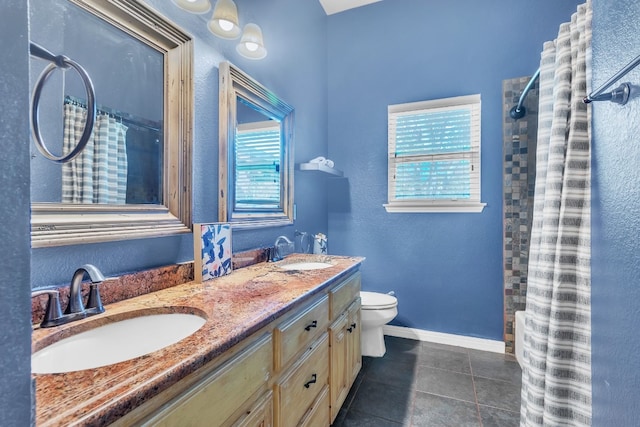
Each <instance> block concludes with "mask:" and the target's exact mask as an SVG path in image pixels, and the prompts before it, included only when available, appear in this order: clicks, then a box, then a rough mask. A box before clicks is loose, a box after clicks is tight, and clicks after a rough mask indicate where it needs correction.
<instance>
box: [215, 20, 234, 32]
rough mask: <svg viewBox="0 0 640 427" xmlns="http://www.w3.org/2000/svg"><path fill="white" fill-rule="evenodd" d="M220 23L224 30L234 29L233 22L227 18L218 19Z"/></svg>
mask: <svg viewBox="0 0 640 427" xmlns="http://www.w3.org/2000/svg"><path fill="white" fill-rule="evenodd" d="M218 25H219V26H220V28H222V29H223V30H224V31H231V30H232V29H233V22H231V21H227V20H226V19H219V20H218Z"/></svg>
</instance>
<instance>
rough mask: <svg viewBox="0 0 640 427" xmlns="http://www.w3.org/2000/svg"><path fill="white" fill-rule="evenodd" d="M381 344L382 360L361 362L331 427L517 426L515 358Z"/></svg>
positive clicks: (393, 341)
mask: <svg viewBox="0 0 640 427" xmlns="http://www.w3.org/2000/svg"><path fill="white" fill-rule="evenodd" d="M385 342H386V345H387V353H386V354H385V356H384V357H381V358H372V357H363V367H362V371H361V372H360V374H359V375H358V378H357V379H356V382H355V383H354V385H353V387H352V389H351V391H350V393H349V395H348V396H347V399H346V400H345V403H344V404H343V407H342V408H341V411H340V413H339V414H338V416H337V417H336V420H335V422H334V424H333V427H359V426H367V427H370V426H371V427H378V426H381V427H398V426H406V427H409V426H411V427H439V426H443V427H454V426H455V427H467V426H469V427H478V426H481V425H482V426H484V427H517V426H518V424H519V418H520V388H521V385H520V384H521V371H520V366H519V365H518V363H517V362H516V361H515V358H514V357H513V356H511V355H502V354H496V353H489V352H483V351H477V350H467V349H465V348H462V347H453V346H448V345H442V344H435V343H427V342H419V341H413V340H408V339H404V338H397V337H388V336H387V337H385ZM481 420H482V421H481Z"/></svg>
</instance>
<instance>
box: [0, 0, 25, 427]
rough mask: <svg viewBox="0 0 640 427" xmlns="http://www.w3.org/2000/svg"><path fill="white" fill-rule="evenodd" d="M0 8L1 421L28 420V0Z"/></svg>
mask: <svg viewBox="0 0 640 427" xmlns="http://www.w3.org/2000/svg"><path fill="white" fill-rule="evenodd" d="M9 3H10V4H8V5H3V6H2V13H0V40H2V47H0V52H2V58H3V60H2V61H0V98H1V99H3V100H4V101H3V107H2V108H1V109H0V110H1V111H2V114H0V146H1V147H2V149H0V197H2V199H3V200H4V201H5V202H4V203H2V208H1V210H2V222H1V223H0V236H2V245H0V247H1V249H0V271H1V272H2V273H1V274H0V292H2V297H1V298H0V313H2V314H3V316H4V319H5V325H4V326H3V327H2V328H0V343H2V344H0V348H2V355H1V358H0V379H1V380H0V424H2V425H3V426H28V425H29V424H30V420H31V375H30V374H31V364H30V355H31V316H30V313H31V301H30V299H29V294H30V288H29V144H28V141H29V118H28V117H29V85H28V84H29V81H28V75H29V60H28V56H27V52H28V44H27V42H28V39H29V38H28V36H27V22H28V21H27V19H28V14H27V4H26V2H9Z"/></svg>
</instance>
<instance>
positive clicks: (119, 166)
mask: <svg viewBox="0 0 640 427" xmlns="http://www.w3.org/2000/svg"><path fill="white" fill-rule="evenodd" d="M86 115H87V109H86V108H84V107H82V106H79V105H74V104H72V103H67V104H65V105H64V140H63V152H64V153H68V152H69V151H71V150H72V149H73V147H75V145H76V142H77V141H78V139H79V138H80V135H81V134H82V129H83V127H84V121H85V117H86ZM126 135H127V126H125V125H123V124H122V123H119V122H118V121H117V120H116V119H114V118H113V117H110V116H109V115H108V114H101V113H100V112H98V115H97V116H96V121H95V124H94V128H93V133H92V134H91V138H89V142H88V143H87V146H86V147H85V149H84V150H83V151H82V153H80V155H78V156H77V157H76V158H75V159H73V160H72V161H70V162H67V163H65V164H63V165H62V202H63V203H110V204H125V203H126V198H127V148H126V140H127V136H126Z"/></svg>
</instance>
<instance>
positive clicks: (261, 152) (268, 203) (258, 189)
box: [233, 98, 283, 211]
mask: <svg viewBox="0 0 640 427" xmlns="http://www.w3.org/2000/svg"><path fill="white" fill-rule="evenodd" d="M236 106H237V116H236V119H237V127H236V138H235V141H234V152H233V155H234V158H233V164H234V166H235V170H234V172H235V174H234V177H235V179H234V186H233V188H234V211H252V210H255V211H260V210H266V211H270V210H277V209H282V205H281V203H280V202H281V200H280V194H281V188H280V186H281V183H282V180H281V179H280V175H281V165H282V156H283V150H282V146H281V138H280V122H279V121H277V120H271V119H270V118H269V117H267V116H265V115H263V114H262V113H261V112H259V111H257V110H256V109H254V108H253V105H252V104H251V103H250V102H248V101H247V100H244V99H242V98H238V102H237V104H236Z"/></svg>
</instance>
